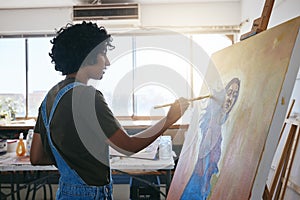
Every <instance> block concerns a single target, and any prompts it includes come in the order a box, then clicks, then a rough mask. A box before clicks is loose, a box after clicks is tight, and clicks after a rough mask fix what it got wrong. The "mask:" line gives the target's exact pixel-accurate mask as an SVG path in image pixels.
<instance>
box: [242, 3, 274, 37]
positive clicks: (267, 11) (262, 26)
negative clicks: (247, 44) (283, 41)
mask: <svg viewBox="0 0 300 200" xmlns="http://www.w3.org/2000/svg"><path fill="white" fill-rule="evenodd" d="M274 1H275V0H266V2H265V5H264V9H263V11H262V14H261V17H259V18H257V19H255V20H254V21H253V25H252V29H251V31H250V32H248V33H245V34H243V35H242V36H241V38H240V40H244V39H247V38H248V37H251V36H253V35H256V34H258V33H260V32H262V31H264V30H266V29H267V27H268V23H269V19H270V16H271V12H272V9H273V5H274Z"/></svg>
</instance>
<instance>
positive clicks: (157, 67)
mask: <svg viewBox="0 0 300 200" xmlns="http://www.w3.org/2000/svg"><path fill="white" fill-rule="evenodd" d="M51 39H52V37H40V38H28V39H24V38H2V39H0V62H1V65H2V67H0V73H1V74H2V77H1V79H0V84H1V85H0V103H1V104H0V105H2V108H1V107H0V112H1V111H5V110H7V108H6V107H5V102H4V101H6V102H7V101H13V102H15V104H16V116H17V117H26V116H27V117H36V116H37V114H38V107H39V106H40V103H41V102H42V100H43V98H44V96H45V94H46V92H47V91H48V90H49V89H50V88H51V87H52V86H53V85H54V84H56V83H57V82H59V81H60V80H62V79H63V78H64V77H63V76H61V75H60V73H59V72H56V71H55V70H54V66H53V64H52V63H51V59H50V57H49V55H48V53H49V52H50V49H51V46H52V45H51V43H50V40H51ZM113 45H115V47H116V48H115V49H114V50H113V51H108V57H109V59H110V62H111V66H109V67H108V69H107V70H106V72H105V75H104V77H103V79H102V80H101V81H91V82H90V83H89V84H92V85H93V86H94V87H96V88H97V89H99V90H100V91H101V92H102V93H103V94H104V96H105V98H106V101H107V102H108V104H109V106H110V107H111V109H112V111H113V112H114V114H115V115H116V116H127V117H128V116H162V115H165V112H166V110H167V109H153V106H155V105H160V104H165V103H171V102H174V100H175V99H177V98H179V97H181V96H183V97H186V98H193V97H196V96H199V91H200V89H201V87H202V86H203V71H202V70H205V69H202V68H201V66H202V65H203V66H205V65H206V64H207V63H208V62H209V55H210V54H211V53H212V52H214V51H216V50H219V49H222V48H224V47H226V46H229V45H231V40H230V39H229V38H227V37H226V36H224V35H221V34H214V35H212V34H210V35H203V34H189V35H182V34H172V33H171V34H152V35H150V34H149V35H135V36H129V35H127V36H124V35H113ZM26 77H28V79H27V82H26ZM16 80H18V81H16ZM26 91H27V94H26ZM26 102H28V103H26ZM0 114H1V113H0Z"/></svg>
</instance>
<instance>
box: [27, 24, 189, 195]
mask: <svg viewBox="0 0 300 200" xmlns="http://www.w3.org/2000/svg"><path fill="white" fill-rule="evenodd" d="M111 41H112V39H111V36H110V35H109V34H107V32H106V30H105V29H104V28H103V27H98V26H97V25H96V24H93V23H86V22H83V23H82V24H76V25H67V26H66V27H64V28H62V29H60V30H59V31H58V34H57V36H56V37H55V38H54V39H53V40H52V41H51V42H52V44H53V47H52V50H51V53H50V54H49V55H50V57H51V58H52V62H53V63H54V64H55V70H56V71H60V72H61V73H62V75H65V79H64V80H62V81H61V82H59V83H57V84H56V85H55V86H54V87H53V88H52V89H51V90H50V91H49V92H48V94H47V96H46V97H45V99H44V101H43V102H42V104H41V106H40V108H39V115H38V118H37V122H36V125H35V129H34V132H35V133H34V137H33V142H32V147H31V152H30V161H31V163H32V164H33V165H49V164H55V165H56V166H57V167H58V170H59V172H60V180H59V187H58V190H57V193H56V199H85V200H86V199H112V182H111V170H110V165H109V151H108V147H109V145H110V146H112V147H113V148H115V149H116V150H118V151H120V152H122V153H125V154H127V155H131V154H133V153H136V152H138V151H140V150H142V149H143V148H145V147H147V146H148V145H149V144H151V143H152V142H153V141H154V140H155V139H156V138H157V137H159V136H160V135H161V134H162V133H163V132H164V131H165V130H166V129H167V128H168V127H169V126H171V125H172V124H173V123H175V122H176V121H177V120H178V119H179V118H180V117H181V116H182V114H183V113H184V111H185V110H186V109H187V107H188V106H189V103H188V102H187V100H186V99H184V98H180V99H178V100H176V101H175V102H174V104H173V105H172V106H171V107H170V110H169V112H168V114H167V116H166V117H164V118H163V119H161V120H160V121H158V122H157V123H156V124H155V125H153V126H151V127H150V128H148V129H146V130H145V131H142V132H140V133H138V134H136V135H133V136H129V135H128V134H127V133H126V132H125V131H124V129H123V128H122V126H121V125H120V124H119V123H118V121H117V120H116V118H115V117H114V115H113V113H112V112H111V110H110V109H109V108H108V106H107V103H106V102H105V99H104V97H103V95H102V93H101V92H100V91H98V90H96V89H95V88H94V87H92V86H88V85H87V82H88V80H90V79H96V80H100V79H102V77H103V74H104V70H105V69H106V67H107V66H109V65H110V63H109V60H108V58H107V56H106V51H107V50H111V49H113V46H112V45H111Z"/></svg>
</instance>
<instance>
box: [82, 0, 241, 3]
mask: <svg viewBox="0 0 300 200" xmlns="http://www.w3.org/2000/svg"><path fill="white" fill-rule="evenodd" d="M240 1H241V0H77V2H79V3H80V2H81V3H92V2H96V3H124V2H128V3H129V2H135V3H140V4H159V3H199V2H200V3H201V2H240Z"/></svg>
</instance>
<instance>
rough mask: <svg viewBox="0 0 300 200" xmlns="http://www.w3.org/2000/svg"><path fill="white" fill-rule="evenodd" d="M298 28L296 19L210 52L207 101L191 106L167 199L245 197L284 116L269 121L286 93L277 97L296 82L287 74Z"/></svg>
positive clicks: (293, 77)
mask: <svg viewBox="0 0 300 200" xmlns="http://www.w3.org/2000/svg"><path fill="white" fill-rule="evenodd" d="M299 24H300V17H298V18H296V19H293V20H290V21H288V22H286V23H283V24H281V25H279V26H277V27H274V28H272V29H269V30H267V31H264V32H263V33H260V34H258V35H256V36H254V37H251V38H249V39H246V40H244V41H242V42H239V43H236V44H234V45H232V46H230V47H228V48H225V49H223V50H221V51H219V52H216V53H214V54H213V56H212V58H211V62H210V64H209V68H208V69H209V70H208V72H207V74H206V75H205V80H206V83H207V84H206V86H205V87H206V88H207V87H208V88H209V91H210V94H211V95H212V98H210V99H207V100H205V101H201V102H199V103H198V104H197V105H196V106H195V108H194V111H193V116H192V119H191V122H190V126H189V129H188V131H187V133H186V136H185V141H184V144H183V147H182V150H181V153H180V157H179V160H178V164H177V167H176V170H175V173H174V176H173V179H172V183H171V187H170V190H169V193H168V197H167V199H169V200H174V199H228V200H229V199H230V200H233V199H238V200H240V199H249V198H250V196H251V191H252V188H253V183H254V181H255V179H256V178H259V177H256V174H257V170H258V168H259V165H260V163H261V161H262V160H261V158H262V153H263V151H264V147H265V145H266V141H267V137H268V134H270V127H271V124H272V123H277V124H282V123H283V120H284V117H285V116H284V114H283V116H282V117H281V118H280V120H281V121H277V122H274V121H273V119H274V113H275V110H276V108H277V107H278V105H279V103H278V102H280V101H282V99H281V98H285V99H286V101H288V100H289V98H290V95H291V90H289V91H290V92H287V93H285V96H284V97H281V93H282V88H283V85H284V84H286V83H287V82H288V83H289V84H290V85H293V84H294V82H295V79H296V75H294V76H287V74H288V73H290V71H289V70H288V69H289V67H290V60H291V56H292V53H293V50H294V46H295V43H296V39H297V37H298V31H299ZM286 30H289V31H286ZM299 64H300V63H298V67H299ZM294 71H295V70H294ZM293 73H294V72H293ZM286 77H292V78H289V79H287V78H286ZM283 104H285V105H282V106H284V107H285V109H286V108H287V105H286V103H283ZM278 127H280V126H278ZM279 132H280V128H278V130H276V133H275V134H279ZM272 134H274V133H272ZM271 156H272V155H271ZM221 197H222V198H221Z"/></svg>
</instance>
